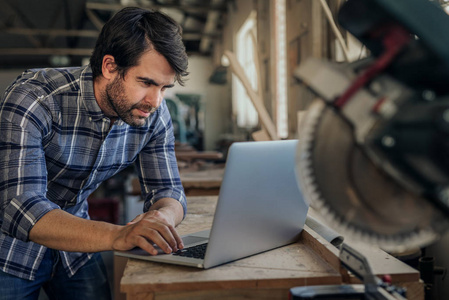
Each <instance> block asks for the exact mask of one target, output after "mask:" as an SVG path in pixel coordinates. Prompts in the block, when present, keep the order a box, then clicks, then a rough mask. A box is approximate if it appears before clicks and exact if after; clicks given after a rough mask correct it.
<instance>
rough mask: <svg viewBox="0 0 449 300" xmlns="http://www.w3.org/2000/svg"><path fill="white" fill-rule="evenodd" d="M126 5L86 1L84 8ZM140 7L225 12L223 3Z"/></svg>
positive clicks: (144, 6)
mask: <svg viewBox="0 0 449 300" xmlns="http://www.w3.org/2000/svg"><path fill="white" fill-rule="evenodd" d="M125 7H127V5H121V4H109V3H99V2H87V3H86V8H88V9H96V10H106V11H119V10H121V9H122V8H125ZM140 7H142V8H147V9H148V8H149V9H156V10H158V9H161V8H164V9H167V8H173V9H179V10H182V11H197V12H209V11H219V12H225V11H226V6H224V5H194V4H189V5H183V4H169V3H166V4H163V5H162V4H161V5H159V4H150V5H141V6H140Z"/></svg>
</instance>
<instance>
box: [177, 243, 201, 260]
mask: <svg viewBox="0 0 449 300" xmlns="http://www.w3.org/2000/svg"><path fill="white" fill-rule="evenodd" d="M206 247H207V243H204V244H199V245H196V246H192V247H187V248H184V249H182V250H179V251H178V252H175V253H173V255H178V256H184V257H192V258H199V259H204V255H205V254H206Z"/></svg>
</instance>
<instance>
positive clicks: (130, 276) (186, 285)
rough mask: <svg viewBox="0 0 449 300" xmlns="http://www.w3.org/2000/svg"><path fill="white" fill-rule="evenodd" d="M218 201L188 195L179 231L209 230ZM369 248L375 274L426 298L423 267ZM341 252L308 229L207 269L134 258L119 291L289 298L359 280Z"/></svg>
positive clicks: (156, 296) (163, 299) (146, 295)
mask: <svg viewBox="0 0 449 300" xmlns="http://www.w3.org/2000/svg"><path fill="white" fill-rule="evenodd" d="M216 199H217V197H214V196H208V197H191V198H189V203H188V207H189V213H188V215H187V217H186V219H185V220H184V221H183V223H182V224H181V225H179V226H178V231H179V232H180V233H181V234H186V233H189V232H195V231H198V230H203V229H207V228H210V226H211V224H212V219H213V212H214V210H215V204H216ZM364 251H365V252H364V254H365V255H367V257H368V260H369V261H370V264H371V267H372V269H373V272H374V273H375V274H378V275H382V274H390V275H391V277H392V281H393V283H394V284H397V285H401V286H406V287H407V288H408V290H409V294H408V299H409V300H410V299H413V300H415V299H416V300H418V299H424V294H423V293H424V291H423V286H422V284H421V283H420V282H419V273H418V271H416V270H414V269H412V268H410V267H409V266H407V265H405V264H403V263H402V262H400V261H399V260H397V259H395V258H393V257H392V256H390V255H388V254H387V253H385V252H383V251H381V250H379V249H372V247H370V248H367V249H366V250H364ZM338 254H339V253H338V250H337V249H336V248H335V247H333V246H332V245H331V244H329V243H327V242H326V241H325V240H324V239H322V238H321V237H320V236H319V235H317V234H316V233H315V232H314V231H313V230H311V229H310V228H308V227H306V228H305V230H304V231H303V232H302V234H301V238H300V240H299V241H298V242H297V243H295V244H292V245H288V246H285V247H282V248H278V249H275V250H272V251H268V252H265V253H262V254H259V255H255V256H252V257H249V258H245V259H242V260H239V261H236V262H232V263H229V264H226V265H223V266H219V267H215V268H212V269H208V270H200V269H195V268H189V267H182V266H174V265H168V264H162V263H154V262H148V261H140V260H136V259H129V260H128V262H127V263H126V268H125V270H124V273H123V276H122V278H121V282H120V289H121V291H122V293H125V294H126V297H127V299H152V300H168V299H285V300H286V299H288V298H287V293H288V290H289V289H290V288H291V287H294V286H308V285H323V284H341V283H344V282H347V283H355V282H357V279H356V278H354V277H353V276H350V275H348V273H347V272H346V271H345V270H344V269H342V268H341V267H340V263H339V259H338ZM117 298H119V297H117ZM117 298H116V299H117Z"/></svg>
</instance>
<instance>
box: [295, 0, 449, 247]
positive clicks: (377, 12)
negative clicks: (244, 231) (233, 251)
mask: <svg viewBox="0 0 449 300" xmlns="http://www.w3.org/2000/svg"><path fill="white" fill-rule="evenodd" d="M339 22H340V25H342V26H343V27H344V28H345V29H347V30H348V31H349V32H351V33H352V34H353V35H354V36H355V37H357V38H358V39H359V40H360V41H361V42H362V43H363V44H364V45H365V46H366V47H367V48H368V49H369V50H370V53H371V57H369V58H367V59H363V60H360V61H357V62H354V63H346V64H337V63H330V62H325V61H319V60H309V61H307V62H305V63H303V64H302V65H300V66H299V68H298V69H297V70H296V71H295V76H296V77H297V78H298V79H300V80H301V81H302V82H304V83H305V84H306V85H307V86H308V87H309V88H310V89H311V90H312V91H314V92H315V93H316V94H317V95H318V97H319V99H318V100H316V101H315V102H314V103H312V105H311V106H310V108H309V109H308V112H307V114H306V119H305V122H303V124H304V126H303V128H302V129H301V131H300V133H299V137H300V138H299V139H300V146H299V148H298V153H297V170H298V174H299V176H298V178H299V184H300V185H301V187H302V190H303V192H304V193H305V196H306V198H307V199H309V200H310V201H311V206H312V207H314V208H316V209H318V210H319V211H320V212H321V213H322V215H324V219H325V220H326V221H327V222H328V223H330V224H331V225H332V227H333V228H335V229H336V230H337V231H338V232H340V233H342V234H343V235H344V236H345V237H346V236H352V237H355V238H357V239H358V240H362V241H365V242H369V243H374V244H378V245H379V246H380V247H381V248H383V249H384V250H394V251H403V250H405V249H408V248H414V247H421V246H424V245H427V244H429V243H431V242H433V241H434V240H436V239H437V238H439V237H440V236H441V234H442V233H443V232H445V231H446V230H447V228H448V227H449V222H448V216H449V48H448V47H447V45H449V34H447V32H446V31H444V30H441V28H449V16H448V15H446V13H445V12H444V11H443V10H442V9H441V8H440V7H438V6H437V5H435V4H434V3H432V2H430V1H428V0H395V1H391V0H363V1H361V0H348V1H346V2H345V3H344V4H343V6H342V8H341V10H340V12H339Z"/></svg>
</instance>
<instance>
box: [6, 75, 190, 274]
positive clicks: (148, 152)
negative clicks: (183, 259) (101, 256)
mask: <svg viewBox="0 0 449 300" xmlns="http://www.w3.org/2000/svg"><path fill="white" fill-rule="evenodd" d="M133 163H135V164H136V169H137V171H138V175H139V178H140V182H141V186H142V194H143V197H144V199H145V202H144V203H145V204H144V211H147V210H148V209H149V207H150V206H151V205H152V204H153V203H154V202H155V201H157V200H159V199H161V198H165V197H169V198H174V199H176V200H178V201H180V203H181V204H182V205H183V207H184V213H185V212H186V199H185V195H184V191H183V188H182V185H181V181H180V178H179V173H178V168H177V164H176V158H175V154H174V137H173V128H172V123H171V118H170V114H169V112H168V109H167V106H166V104H165V101H163V103H162V105H161V106H160V107H159V108H158V109H157V111H156V112H155V113H154V114H152V115H151V116H150V117H149V119H148V120H147V122H146V124H145V125H144V126H143V127H138V128H137V127H131V126H129V125H128V124H126V123H124V122H123V121H122V120H117V121H116V122H115V123H114V125H113V126H112V127H111V128H110V120H109V119H108V118H107V117H105V115H104V114H103V113H102V111H101V109H100V107H99V106H98V104H97V102H96V100H95V97H94V90H93V78H92V71H91V69H90V67H88V66H86V67H81V68H68V69H39V70H30V71H26V72H24V73H23V74H22V76H20V77H18V78H17V80H16V81H15V82H14V83H13V84H12V85H11V86H10V87H9V88H8V89H7V90H6V92H5V95H4V97H3V98H2V100H1V102H0V205H1V207H0V229H1V232H0V268H1V270H3V271H4V272H6V273H9V274H12V275H16V276H19V277H21V278H25V279H30V280H33V279H34V277H35V273H36V270H37V269H38V268H39V265H40V262H41V260H42V257H43V256H44V253H45V251H46V248H45V247H43V246H41V245H38V244H35V243H33V242H30V241H29V232H30V230H31V228H32V227H33V226H34V225H35V224H36V222H37V221H38V220H39V219H40V218H41V217H42V216H43V215H45V214H46V213H47V212H49V211H51V210H53V209H63V210H65V211H67V212H69V213H71V214H73V215H75V216H78V217H81V218H85V219H88V218H89V215H88V211H87V209H88V205H87V200H86V199H87V197H88V196H89V195H90V194H91V193H92V192H93V191H94V190H95V189H96V188H97V187H98V186H99V185H100V184H101V183H102V182H103V181H105V180H106V179H108V178H110V177H111V176H113V175H114V174H117V173H118V172H119V171H121V170H123V169H124V168H126V167H127V166H129V165H130V164H133ZM73 230H76V229H75V228H74V229H73ZM60 255H61V260H62V263H63V265H64V268H65V270H66V271H67V274H68V275H69V276H72V275H73V274H75V272H76V271H77V270H78V269H79V268H80V267H81V266H83V264H85V263H86V262H87V261H88V260H89V258H90V257H91V254H87V253H75V252H64V251H60Z"/></svg>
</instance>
